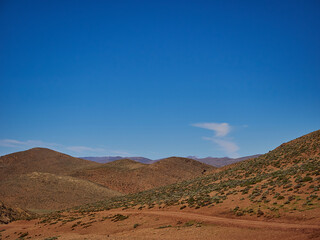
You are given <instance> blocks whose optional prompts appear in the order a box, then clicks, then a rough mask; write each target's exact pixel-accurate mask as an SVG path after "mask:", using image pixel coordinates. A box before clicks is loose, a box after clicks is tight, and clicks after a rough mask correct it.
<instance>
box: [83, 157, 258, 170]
mask: <svg viewBox="0 0 320 240" xmlns="http://www.w3.org/2000/svg"><path fill="white" fill-rule="evenodd" d="M260 155H261V154H256V155H250V156H245V157H241V158H228V157H222V158H215V157H205V158H198V157H196V156H188V157H187V158H190V159H193V160H197V161H198V162H202V163H205V164H209V165H211V166H214V167H223V166H226V165H229V164H232V163H236V162H240V161H244V160H247V159H250V158H256V157H259V156H260ZM80 158H82V159H85V160H90V161H94V162H98V163H108V162H113V161H117V160H121V159H131V160H133V161H136V162H140V163H144V164H152V163H154V162H157V161H159V160H161V159H159V160H151V159H149V158H145V157H121V156H114V157H111V156H106V157H80Z"/></svg>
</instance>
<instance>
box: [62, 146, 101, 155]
mask: <svg viewBox="0 0 320 240" xmlns="http://www.w3.org/2000/svg"><path fill="white" fill-rule="evenodd" d="M66 149H67V150H70V151H72V152H76V153H83V152H105V151H106V150H105V149H104V148H92V147H86V146H70V147H66Z"/></svg>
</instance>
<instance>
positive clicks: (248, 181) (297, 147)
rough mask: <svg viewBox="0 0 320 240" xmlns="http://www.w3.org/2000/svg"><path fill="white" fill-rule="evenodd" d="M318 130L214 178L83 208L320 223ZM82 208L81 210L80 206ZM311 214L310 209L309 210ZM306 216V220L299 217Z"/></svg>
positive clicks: (201, 178)
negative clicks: (188, 211) (146, 209)
mask: <svg viewBox="0 0 320 240" xmlns="http://www.w3.org/2000/svg"><path fill="white" fill-rule="evenodd" d="M319 185H320V130H318V131H315V132H312V133H310V134H307V135H305V136H302V137H300V138H297V139H295V140H293V141H290V142H288V143H284V144H282V145H281V146H279V147H278V148H276V149H274V150H273V151H270V152H269V153H267V154H264V155H262V156H260V157H258V158H254V159H249V160H246V161H243V162H239V163H235V164H233V165H229V166H226V167H223V168H222V169H219V170H217V171H216V172H214V173H213V174H209V175H205V176H201V177H197V178H194V179H190V180H188V181H182V182H179V183H176V184H172V185H168V186H164V187H161V188H157V189H151V190H149V191H144V192H140V193H136V194H131V195H127V196H124V197H120V198H118V199H113V200H112V201H105V202H101V203H96V204H93V205H91V207H90V206H85V207H84V208H85V209H86V210H90V209H106V208H107V209H109V208H118V207H126V208H128V207H129V208H130V207H139V208H143V207H148V206H149V208H152V207H153V206H154V205H155V204H158V205H159V206H160V207H161V208H163V207H164V208H166V207H169V206H172V205H173V206H179V208H181V209H184V208H187V209H192V208H194V209H199V210H198V211H199V212H204V213H206V214H210V213H212V214H218V215H219V214H220V215H228V216H229V215H233V217H241V216H246V217H247V218H250V217H251V218H254V217H262V218H266V219H270V218H279V217H280V216H285V217H286V218H287V219H295V220H296V221H301V220H303V219H304V218H303V216H310V217H309V218H310V219H312V221H318V222H319V221H320V188H319ZM80 209H81V208H80ZM309 210H312V211H309ZM302 212H303V216H302V215H301V213H302Z"/></svg>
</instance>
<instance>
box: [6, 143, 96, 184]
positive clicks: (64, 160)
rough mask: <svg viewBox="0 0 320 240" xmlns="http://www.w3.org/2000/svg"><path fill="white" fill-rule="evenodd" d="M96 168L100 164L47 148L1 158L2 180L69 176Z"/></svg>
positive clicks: (33, 149)
mask: <svg viewBox="0 0 320 240" xmlns="http://www.w3.org/2000/svg"><path fill="white" fill-rule="evenodd" d="M95 166H99V163H96V162H91V161H88V160H83V159H80V158H75V157H71V156H69V155H66V154H63V153H60V152H56V151H53V150H50V149H47V148H32V149H30V150H27V151H22V152H17V153H12V154H8V155H5V156H1V157H0V180H1V179H6V178H8V177H11V176H18V175H20V174H26V173H32V172H47V173H53V174H67V173H70V172H72V171H75V170H77V169H81V168H88V167H95Z"/></svg>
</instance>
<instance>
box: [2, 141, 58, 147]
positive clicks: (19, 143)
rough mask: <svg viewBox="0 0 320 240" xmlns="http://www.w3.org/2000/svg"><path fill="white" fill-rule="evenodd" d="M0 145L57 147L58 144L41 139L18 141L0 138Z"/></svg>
mask: <svg viewBox="0 0 320 240" xmlns="http://www.w3.org/2000/svg"><path fill="white" fill-rule="evenodd" d="M0 146H1V147H13V148H19V147H30V148H31V147H58V146H60V144H56V143H46V142H43V141H41V140H27V141H19V140H15V139H0Z"/></svg>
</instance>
